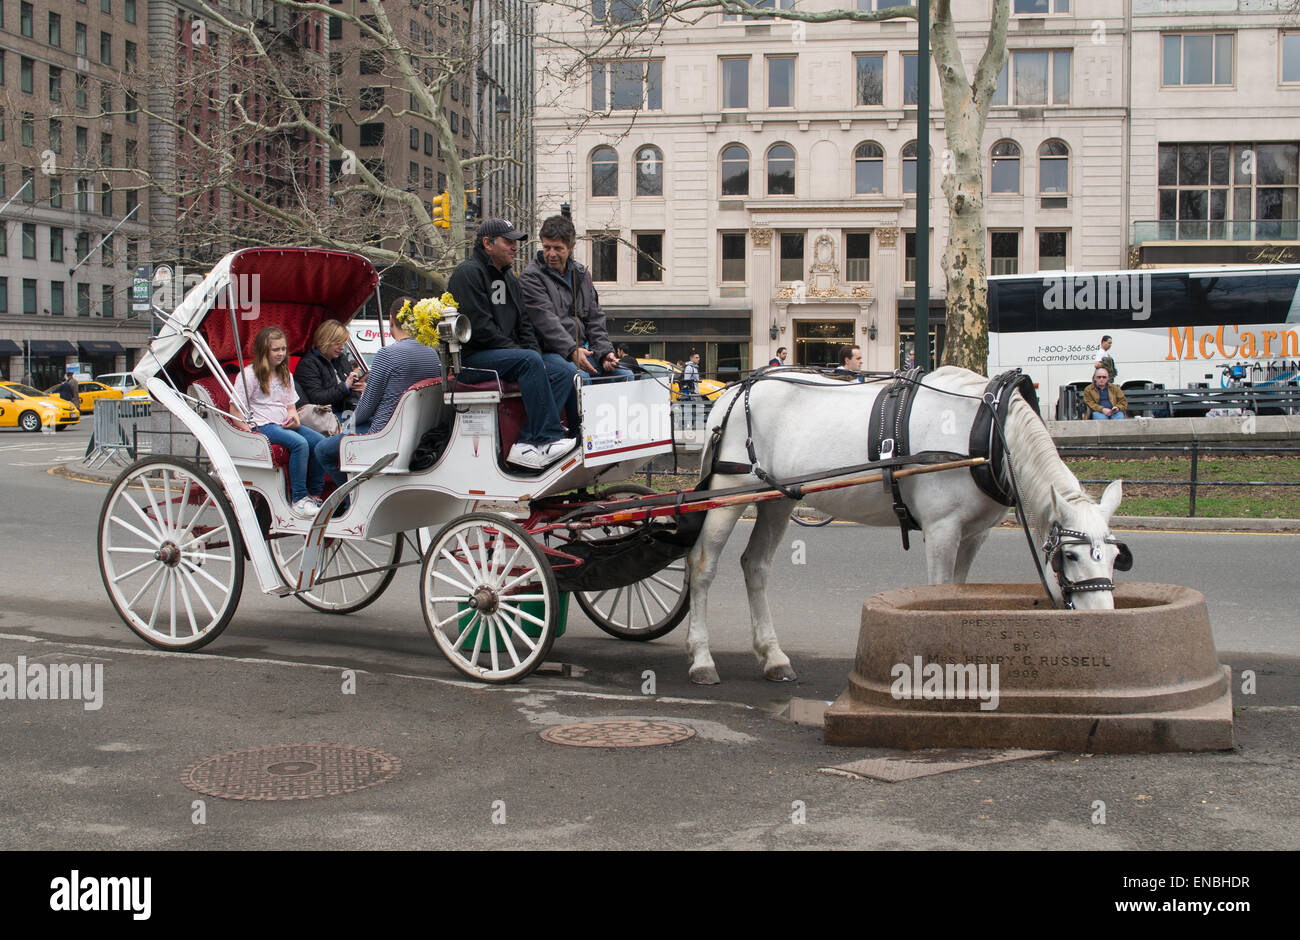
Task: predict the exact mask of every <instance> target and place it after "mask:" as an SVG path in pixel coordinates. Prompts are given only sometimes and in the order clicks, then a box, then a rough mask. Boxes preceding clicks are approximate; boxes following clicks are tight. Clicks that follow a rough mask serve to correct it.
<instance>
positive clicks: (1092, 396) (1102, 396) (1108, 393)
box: [1083, 366, 1128, 421]
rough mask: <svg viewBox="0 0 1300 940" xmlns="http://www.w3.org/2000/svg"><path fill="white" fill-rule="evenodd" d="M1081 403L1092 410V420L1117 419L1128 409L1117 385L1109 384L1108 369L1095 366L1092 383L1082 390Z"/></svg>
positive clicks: (1120, 418) (1121, 417) (1125, 399)
mask: <svg viewBox="0 0 1300 940" xmlns="http://www.w3.org/2000/svg"><path fill="white" fill-rule="evenodd" d="M1083 403H1084V404H1085V405H1087V406H1088V410H1089V411H1091V412H1092V416H1091V417H1092V420H1093V421H1119V420H1122V419H1123V417H1124V412H1126V411H1128V399H1127V398H1125V397H1124V391H1123V389H1121V388H1120V387H1119V386H1118V385H1111V384H1110V371H1109V370H1108V369H1107V368H1106V367H1105V366H1097V368H1096V369H1095V370H1094V371H1093V373H1092V384H1091V385H1089V386H1088V387H1087V388H1085V389H1084V390H1083Z"/></svg>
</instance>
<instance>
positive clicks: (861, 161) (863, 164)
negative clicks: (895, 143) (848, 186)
mask: <svg viewBox="0 0 1300 940" xmlns="http://www.w3.org/2000/svg"><path fill="white" fill-rule="evenodd" d="M853 191H854V192H855V193H857V194H858V195H862V194H864V193H869V194H873V195H877V196H878V195H881V194H882V193H884V191H885V148H884V147H882V146H880V144H878V143H876V142H875V141H873V140H869V141H867V142H866V143H865V144H858V149H857V150H855V151H853Z"/></svg>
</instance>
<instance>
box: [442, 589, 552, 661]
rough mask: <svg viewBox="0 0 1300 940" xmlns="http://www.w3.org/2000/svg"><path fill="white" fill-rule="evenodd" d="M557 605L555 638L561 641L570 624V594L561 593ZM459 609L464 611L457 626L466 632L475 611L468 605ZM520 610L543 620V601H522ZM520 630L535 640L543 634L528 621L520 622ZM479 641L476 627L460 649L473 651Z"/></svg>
mask: <svg viewBox="0 0 1300 940" xmlns="http://www.w3.org/2000/svg"><path fill="white" fill-rule="evenodd" d="M557 603H558V604H559V605H560V616H559V617H557V618H556V625H555V636H556V639H559V638H560V637H562V636H564V629H565V627H567V626H568V624H569V592H568V591H560V596H559V600H558V601H557ZM457 607H458V608H459V609H460V610H461V611H463V613H462V614H461V616H460V618H459V619H458V620H457V625H458V626H459V628H460V629H461V630H464V629H465V627H466V625H467V624H468V623H469V622H470V619H471V618H472V617H473V616H474V611H473V610H472V609H470V607H469V605H468V604H458V605H457ZM519 609H520V610H522V611H524V612H525V613H529V614H532V615H533V616H534V617H537V618H538V619H541V616H542V602H541V601H520V603H519ZM519 629H521V630H523V631H524V632H525V633H527V634H528V635H529V636H530V637H532V638H533V639H536V638H537V637H539V636H541V634H542V628H541V627H539V626H537V624H535V623H530V622H529V621H527V620H524V621H522V622H520V624H519ZM498 636H499V635H498ZM477 639H478V627H475V628H474V629H473V630H471V631H469V633H467V634H465V639H464V640H462V641H461V644H460V648H461V649H462V650H470V651H473V649H474V641H475V640H477ZM499 642H500V640H499V639H498V643H499ZM488 648H489V647H488V638H487V637H484V638H483V646H482V649H488ZM499 648H500V647H499V646H498V649H499Z"/></svg>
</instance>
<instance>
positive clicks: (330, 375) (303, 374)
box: [293, 349, 357, 414]
mask: <svg viewBox="0 0 1300 940" xmlns="http://www.w3.org/2000/svg"><path fill="white" fill-rule="evenodd" d="M348 367H349V362H348V357H347V356H339V357H338V358H337V359H335V360H334V361H333V362H331V361H330V360H328V359H326V358H325V357H324V356H322V355H321V352H320V350H319V349H313V350H312V351H311V352H309V353H308V354H307V355H305V356H303V357H302V358H301V359H299V360H298V371H297V372H295V373H294V374H293V384H294V385H296V386H297V388H298V401H299V402H305V403H306V404H309V405H329V406H330V407H331V408H333V409H334V412H335V413H336V414H340V413H342V412H344V411H346V410H348V409H349V408H356V406H357V404H356V400H355V398H356V396H355V393H354V392H352V391H351V390H349V389H348V387H347V385H345V384H344V383H345V382H346V381H347V377H348V372H349V368H348Z"/></svg>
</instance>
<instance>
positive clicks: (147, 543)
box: [99, 457, 244, 651]
mask: <svg viewBox="0 0 1300 940" xmlns="http://www.w3.org/2000/svg"><path fill="white" fill-rule="evenodd" d="M99 569H100V573H101V575H102V576H103V579H104V588H105V589H106V590H107V591H108V597H109V600H111V601H112V602H113V606H114V607H115V608H116V609H117V612H118V614H119V615H120V616H121V618H122V619H123V620H124V621H126V625H127V626H128V627H130V628H131V629H132V630H134V631H135V632H136V633H137V634H139V636H140V637H141V639H143V640H144V641H145V642H146V643H149V644H150V645H151V646H156V647H158V648H159V649H166V650H182V651H186V650H196V649H198V648H199V647H201V646H204V645H206V644H208V643H210V642H212V641H213V640H214V639H216V638H217V635H218V634H220V633H221V631H222V630H224V629H225V628H226V625H227V624H228V623H230V618H231V617H233V616H234V613H235V608H236V607H237V606H238V604H239V595H240V592H241V591H242V590H243V587H244V545H243V541H242V539H241V537H240V534H239V527H238V524H237V523H236V522H235V513H234V511H233V510H232V509H231V508H230V503H229V501H228V500H227V499H226V496H225V493H224V492H223V491H222V489H221V485H220V484H218V483H217V481H216V480H214V479H213V478H212V477H211V476H209V475H208V474H207V473H204V472H203V471H202V470H200V469H199V468H198V467H197V466H195V465H193V464H190V463H187V462H185V461H181V460H176V459H175V458H172V457H148V458H146V459H144V460H141V461H139V462H137V463H135V464H132V465H131V466H130V467H127V469H126V470H125V471H123V472H122V475H121V476H119V477H118V478H117V481H116V482H114V484H113V486H112V487H111V488H110V489H109V491H108V497H107V498H106V499H105V500H104V508H103V510H102V511H101V512H100V516H99Z"/></svg>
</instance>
